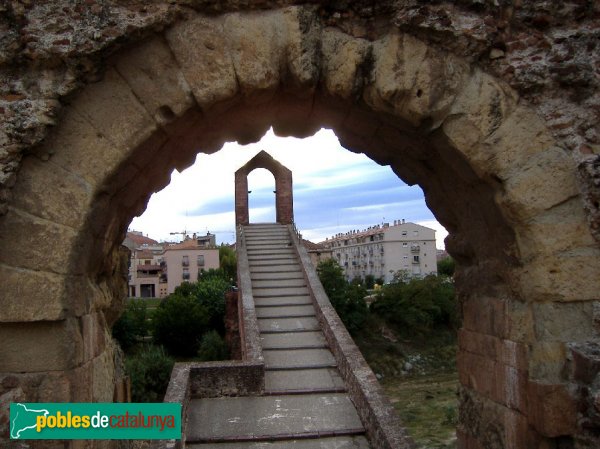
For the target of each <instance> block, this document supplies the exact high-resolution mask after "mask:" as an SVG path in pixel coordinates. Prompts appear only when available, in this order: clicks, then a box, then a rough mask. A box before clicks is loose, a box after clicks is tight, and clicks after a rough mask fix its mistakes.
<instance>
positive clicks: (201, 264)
mask: <svg viewBox="0 0 600 449" xmlns="http://www.w3.org/2000/svg"><path fill="white" fill-rule="evenodd" d="M198 266H199V267H203V266H204V255H202V254H201V255H199V256H198Z"/></svg>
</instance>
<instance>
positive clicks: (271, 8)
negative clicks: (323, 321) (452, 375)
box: [0, 0, 600, 449]
mask: <svg viewBox="0 0 600 449" xmlns="http://www.w3.org/2000/svg"><path fill="white" fill-rule="evenodd" d="M598 14H599V11H598V4H597V2H587V1H567V2H542V1H534V0H530V1H520V2H516V1H514V2H511V1H508V2H487V1H479V0H478V1H476V0H465V1H461V2H448V1H441V2H435V4H434V3H431V4H430V3H425V2H420V1H418V0H414V1H408V2H399V1H382V2H367V1H357V2H336V1H331V2H328V1H325V2H308V1H306V2H304V1H297V2H292V1H286V0H280V1H279V0H278V1H244V2H241V1H237V0H230V1H225V2H214V1H210V0H197V1H194V0H172V1H168V2H167V1H164V2H162V1H159V0H157V1H155V2H151V3H148V4H145V3H144V2H136V1H133V0H132V1H129V0H114V1H108V0H97V1H95V0H91V1H86V2H84V3H82V4H80V3H72V2H67V1H60V0H55V1H49V2H27V1H17V0H14V1H9V2H5V3H4V4H2V5H1V6H0V29H1V30H2V32H1V33H0V41H1V43H2V45H1V50H0V77H1V78H2V83H0V86H1V87H0V89H1V93H0V115H2V121H1V125H0V129H1V131H2V134H1V135H0V144H1V145H2V148H1V149H0V168H1V170H0V187H1V191H0V213H1V216H0V279H1V288H0V305H1V306H2V307H1V309H0V342H2V344H1V345H0V402H1V404H2V406H1V407H0V425H1V429H0V431H1V432H2V437H3V440H2V442H1V443H0V444H1V445H2V446H10V443H9V442H8V441H7V440H6V438H7V422H6V404H7V403H9V402H11V401H30V402H34V401H43V402H51V401H74V402H77V401H112V400H118V399H119V397H120V396H119V394H118V391H119V385H120V379H121V378H122V376H123V373H122V364H121V361H120V359H119V356H118V354H119V352H118V351H117V350H116V348H115V344H114V342H113V341H112V339H111V337H110V327H111V325H112V323H113V322H114V321H115V320H116V319H117V317H118V315H119V313H120V310H121V308H122V305H123V300H124V294H125V291H126V283H125V276H126V255H125V254H123V253H121V252H120V250H119V244H120V242H121V241H122V240H123V236H124V233H125V231H126V229H127V226H128V224H129V222H130V220H131V219H132V217H133V216H135V215H137V214H139V213H141V212H142V211H143V210H144V208H145V205H146V203H147V200H148V198H149V197H150V195H151V194H152V193H153V192H155V191H158V190H160V189H161V188H162V187H164V186H165V185H167V184H168V182H169V176H170V173H171V171H172V170H173V169H174V168H177V169H183V168H185V167H186V166H188V165H190V164H191V163H192V162H193V160H194V158H195V156H196V154H197V153H198V152H199V151H201V152H205V153H213V152H215V151H218V150H219V149H220V148H221V146H222V144H223V143H224V142H227V141H233V140H235V141H238V142H239V143H242V144H244V143H249V142H255V141H257V140H259V139H260V137H261V136H262V135H263V134H264V133H265V131H266V130H267V129H268V128H269V127H273V128H274V130H275V132H276V133H277V134H278V135H282V136H287V135H292V136H296V137H303V136H307V135H310V134H312V133H314V132H315V131H316V130H317V129H319V128H320V127H328V128H331V129H333V130H334V131H335V133H336V134H337V136H338V137H339V139H340V141H341V143H342V145H343V146H344V147H345V148H347V149H349V150H351V151H355V152H364V153H365V154H367V155H368V156H369V157H370V158H372V159H373V160H374V161H376V162H378V163H380V164H389V165H390V166H391V167H392V169H393V170H394V172H395V173H396V174H397V175H398V176H399V177H401V178H402V179H403V180H405V181H406V182H408V183H410V184H419V185H420V186H421V187H422V188H423V190H424V192H425V196H426V201H427V204H428V206H429V207H430V209H431V210H432V211H433V213H434V214H435V216H436V217H437V219H438V220H439V221H440V222H441V223H442V224H443V225H444V226H445V227H446V228H447V229H448V231H449V232H450V236H449V237H448V239H447V241H446V244H447V249H448V251H449V253H450V254H451V255H452V256H453V257H454V258H455V259H456V261H457V263H458V269H457V273H456V286H457V290H458V295H459V298H460V302H461V308H462V314H463V327H462V329H461V331H460V342H459V346H460V348H459V355H458V367H459V374H460V382H461V388H460V417H459V424H458V437H459V446H460V447H461V448H485V449H497V448H498V449H499V448H527V449H529V448H535V449H537V448H539V449H541V448H564V447H577V448H595V447H600V442H599V437H598V435H599V434H600V418H599V407H598V404H599V403H600V393H599V391H598V388H597V385H598V380H599V379H598V370H599V366H600V357H599V356H598V354H599V353H600V351H599V350H598V331H599V326H598V322H600V318H598V317H599V310H600V307H598V299H599V295H600V294H599V292H600V247H599V241H600V235H599V234H600V231H599V230H600V213H599V209H600V192H599V190H600V181H599V177H600V174H599V172H600V168H599V166H600V160H599V157H598V151H599V146H598V144H599V137H598V135H599V132H598V123H600V117H599V115H600V112H598V111H599V109H598V104H600V98H599V96H600V94H599V92H600V89H599V88H598V87H599V84H600V81H599V77H598V66H599V62H598V61H599V58H600V56H599V53H600V52H598V48H597V45H598V39H597V38H598V26H599V25H598V23H600V22H599V21H598V20H597V19H598ZM103 444H104V443H98V442H96V443H94V442H77V443H73V444H72V447H86V446H87V447H102V446H103ZM31 446H32V447H33V446H35V444H33V443H32V444H31ZM43 447H49V448H54V447H56V448H58V447H60V448H63V447H65V445H64V444H63V443H62V442H44V445H43Z"/></svg>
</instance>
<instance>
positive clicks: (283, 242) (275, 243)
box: [246, 239, 292, 251]
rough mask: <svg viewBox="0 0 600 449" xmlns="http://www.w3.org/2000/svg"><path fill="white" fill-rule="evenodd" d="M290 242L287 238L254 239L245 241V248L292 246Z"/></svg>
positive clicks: (249, 249)
mask: <svg viewBox="0 0 600 449" xmlns="http://www.w3.org/2000/svg"><path fill="white" fill-rule="evenodd" d="M291 245H292V242H291V240H289V239H277V240H276V239H265V240H255V239H252V240H251V241H247V242H246V249H247V250H248V251H251V250H255V249H278V248H292V246H291Z"/></svg>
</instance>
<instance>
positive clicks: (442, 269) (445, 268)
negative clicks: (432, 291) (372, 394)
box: [437, 256, 454, 277]
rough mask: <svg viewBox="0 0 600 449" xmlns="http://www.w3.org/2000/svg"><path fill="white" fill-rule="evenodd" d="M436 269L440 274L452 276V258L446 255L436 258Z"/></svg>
mask: <svg viewBox="0 0 600 449" xmlns="http://www.w3.org/2000/svg"><path fill="white" fill-rule="evenodd" d="M437 271H438V274H439V275H440V276H448V277H452V276H453V275H454V259H453V258H452V257H450V256H448V257H444V258H443V259H442V260H438V263H437Z"/></svg>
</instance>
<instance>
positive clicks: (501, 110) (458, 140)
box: [442, 70, 517, 173]
mask: <svg viewBox="0 0 600 449" xmlns="http://www.w3.org/2000/svg"><path fill="white" fill-rule="evenodd" d="M516 102H517V96H516V94H515V93H514V92H513V91H512V90H511V89H510V88H508V87H507V86H505V85H503V84H501V83H499V82H498V81H497V80H495V79H494V78H493V77H492V76H490V75H488V74H486V73H484V72H481V71H480V70H475V71H473V73H472V74H471V75H470V76H469V78H468V79H466V80H465V84H464V89H463V90H462V91H461V92H460V93H459V94H458V95H457V97H456V99H455V101H454V103H453V104H452V108H451V111H450V114H449V116H448V117H447V119H446V120H444V123H443V125H442V130H443V133H444V135H445V136H446V138H447V139H448V141H449V142H450V143H451V144H452V146H453V147H454V148H456V149H458V150H459V151H461V152H462V153H463V154H464V155H465V156H466V157H467V158H468V159H469V160H470V161H476V162H478V163H475V164H473V165H474V169H475V171H476V172H478V173H482V172H484V171H485V169H486V168H489V170H490V171H492V170H493V168H492V167H489V164H490V163H494V162H493V161H495V158H496V157H500V158H502V157H503V156H502V154H496V153H497V150H496V148H495V147H493V146H490V147H488V148H486V147H479V145H478V144H479V143H481V142H483V141H484V140H485V139H486V138H487V137H488V136H490V135H491V134H492V133H494V132H495V131H496V130H497V129H499V128H500V127H501V125H502V123H503V122H504V121H505V120H507V117H508V116H510V114H511V113H512V111H513V110H514V108H515V106H516Z"/></svg>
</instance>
